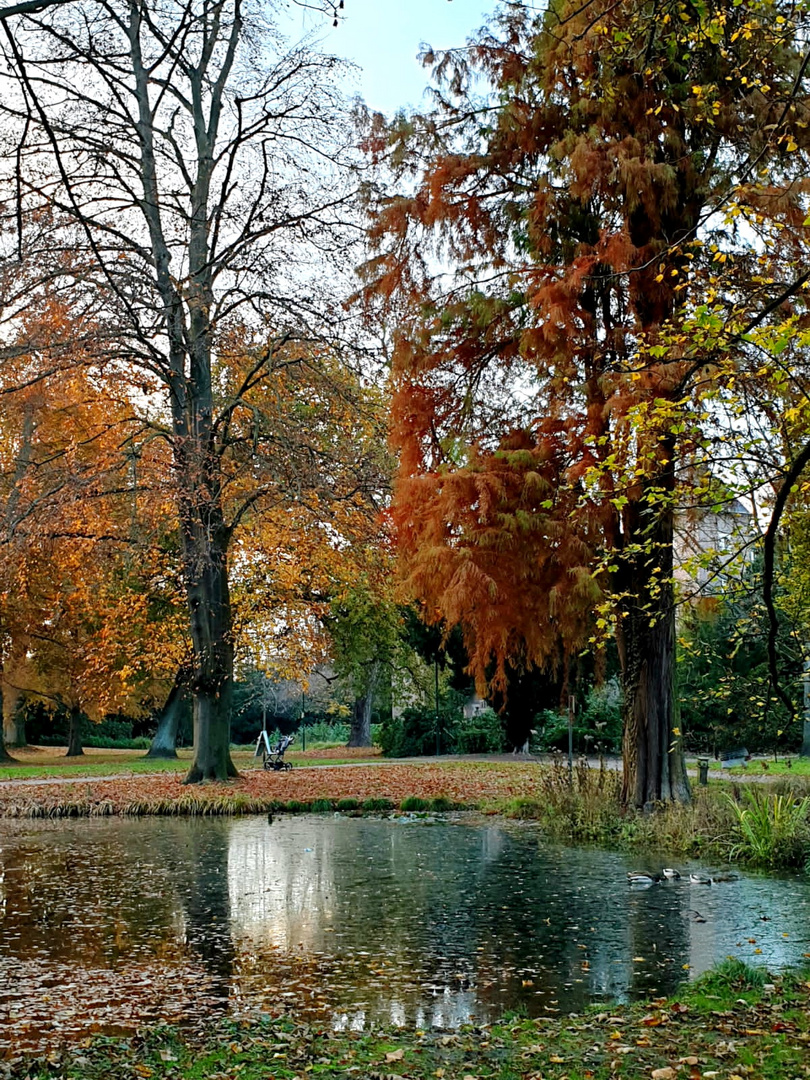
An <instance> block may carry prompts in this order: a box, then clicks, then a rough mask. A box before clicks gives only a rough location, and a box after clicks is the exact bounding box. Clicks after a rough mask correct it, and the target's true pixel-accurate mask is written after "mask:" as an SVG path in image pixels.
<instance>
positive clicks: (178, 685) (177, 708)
mask: <svg viewBox="0 0 810 1080" xmlns="http://www.w3.org/2000/svg"><path fill="white" fill-rule="evenodd" d="M187 680H188V672H187V671H186V670H185V668H182V669H181V670H180V671H179V672H178V673H177V675H176V677H175V680H174V685H173V686H172V688H171V690H170V691H169V696H168V697H167V698H166V701H165V703H164V705H163V708H162V709H161V710H160V714H159V715H158V725H157V731H156V732H155V737H154V738H153V739H152V745H151V746H150V747H149V751H148V753H147V754H146V756H147V757H148V758H176V757H177V732H178V730H179V728H180V719H181V717H182V715H183V706H184V705H185V703H186V701H187V700H188V687H187V685H186V684H187Z"/></svg>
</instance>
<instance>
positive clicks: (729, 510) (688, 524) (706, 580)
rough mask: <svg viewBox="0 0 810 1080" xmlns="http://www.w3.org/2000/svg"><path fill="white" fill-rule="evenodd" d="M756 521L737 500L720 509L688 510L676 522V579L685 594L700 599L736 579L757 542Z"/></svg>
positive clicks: (719, 590) (716, 591) (720, 589)
mask: <svg viewBox="0 0 810 1080" xmlns="http://www.w3.org/2000/svg"><path fill="white" fill-rule="evenodd" d="M756 536H757V534H756V528H755V519H754V516H753V514H752V513H751V512H750V511H749V510H747V509H746V508H745V506H743V504H742V503H741V502H740V501H739V499H732V500H731V501H730V502H728V503H726V504H725V505H724V506H723V508H722V509H721V510H703V509H695V510H688V511H685V512H683V513H681V514H679V515H678V516H677V518H676V521H675V537H674V545H673V546H674V558H675V571H674V576H675V580H676V581H677V582H679V583H680V585H681V586H682V588H683V590H684V592H685V593H687V594H688V593H689V592H690V591H691V592H692V593H693V594H698V595H701V596H707V595H712V594H714V593H718V592H722V590H723V588H724V586H725V585H726V583H727V582H728V581H729V579H730V578H736V577H739V573H740V567H741V566H742V565H743V564H744V563H746V562H748V561H749V560H750V558H751V553H752V551H753V544H752V541H753V540H755V539H756Z"/></svg>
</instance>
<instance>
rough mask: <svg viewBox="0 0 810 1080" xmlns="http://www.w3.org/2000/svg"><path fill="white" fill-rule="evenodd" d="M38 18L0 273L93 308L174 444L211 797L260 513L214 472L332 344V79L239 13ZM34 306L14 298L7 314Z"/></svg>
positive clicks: (9, 168)
mask: <svg viewBox="0 0 810 1080" xmlns="http://www.w3.org/2000/svg"><path fill="white" fill-rule="evenodd" d="M43 6H44V5H36V8H37V10H35V11H34V12H33V13H32V12H31V11H30V10H27V9H26V5H21V6H20V17H19V18H18V19H16V20H8V19H5V21H4V22H3V31H4V33H5V41H4V58H5V64H4V71H3V73H2V80H3V82H4V83H5V85H4V86H3V88H2V92H0V101H2V102H3V104H2V106H0V109H1V110H2V113H4V114H5V119H4V122H5V123H6V124H7V125H9V127H10V128H11V129H12V130H13V131H14V132H15V133H16V136H17V139H16V144H15V146H14V148H13V152H10V153H9V154H8V156H7V160H6V168H5V170H4V173H3V175H2V177H0V182H2V183H3V184H4V185H5V188H6V192H5V197H3V198H0V204H2V205H4V206H5V207H6V208H7V209H6V214H7V218H6V222H5V224H6V226H7V229H10V228H11V225H12V219H13V220H14V221H16V223H17V232H18V234H19V233H20V230H22V229H24V228H25V225H26V223H32V222H36V221H40V220H41V219H42V218H43V216H47V217H48V219H49V222H50V225H49V228H48V229H47V230H40V231H39V232H38V233H36V236H37V237H38V239H37V240H36V241H34V242H33V243H27V244H26V245H23V244H22V243H20V242H19V235H18V237H17V249H18V250H17V252H16V256H17V257H18V258H19V256H20V255H22V256H23V257H24V260H25V262H26V264H27V265H28V266H29V267H31V266H33V267H34V268H35V269H36V272H37V274H38V275H39V280H40V281H42V282H45V281H48V282H51V283H53V282H54V281H56V282H62V283H63V287H64V288H65V289H69V290H72V291H73V292H74V293H75V294H76V295H77V296H82V297H90V298H92V303H93V304H94V305H95V316H96V321H97V325H98V326H99V327H100V330H99V336H100V339H101V340H102V342H103V343H104V344H103V350H104V356H105V362H106V363H107V364H108V365H109V366H110V368H115V369H116V370H119V371H120V369H121V367H122V366H125V367H126V368H127V369H128V370H131V371H133V372H136V373H137V374H138V378H139V380H140V381H141V383H142V386H141V393H142V400H145V401H146V402H147V404H146V405H145V410H146V411H147V412H149V414H150V417H151V421H152V425H153V428H154V431H155V432H157V433H158V435H159V436H160V437H162V438H165V439H166V440H168V442H169V443H170V445H171V450H172V457H173V463H174V482H175V496H176V502H177V507H178V523H179V529H180V534H181V537H182V558H183V573H184V583H185V590H186V596H187V601H188V610H189V616H190V632H191V638H192V642H193V658H194V659H193V676H192V680H191V691H192V696H193V712H194V746H195V757H194V762H193V764H192V767H191V770H190V772H189V775H188V778H187V780H188V781H189V782H197V781H201V780H205V779H224V778H225V777H227V776H228V775H234V774H235V769H234V766H233V764H232V762H231V759H230V755H229V751H228V744H229V728H230V708H231V691H232V679H233V662H234V638H233V619H232V612H231V599H230V591H229V581H228V552H229V545H230V541H231V537H232V534H233V530H234V528H235V527H236V526H237V525H238V524H239V522H240V521H241V520H242V519H243V517H244V515H245V514H246V513H247V512H248V511H249V510H250V509H251V508H256V507H257V506H258V505H259V504H260V497H261V492H262V485H261V483H260V482H257V484H256V485H254V486H253V488H252V489H251V490H250V491H249V492H248V493H246V494H244V497H243V498H242V499H241V501H240V499H239V498H230V497H229V496H230V492H226V487H227V485H228V484H229V483H232V481H233V475H232V473H231V472H229V471H228V469H227V468H226V465H225V463H226V461H227V460H228V456H229V454H231V452H232V450H233V447H234V445H235V443H237V442H239V443H241V444H242V445H244V441H245V438H246V436H245V432H246V430H249V429H250V422H249V421H250V415H249V414H250V408H251V406H250V404H249V402H248V401H247V399H248V397H249V394H250V392H251V391H252V390H254V389H255V388H256V387H257V386H260V385H261V383H262V381H263V380H265V379H266V378H267V377H268V373H269V372H271V371H272V370H274V368H276V367H277V366H278V365H279V364H280V363H288V362H291V360H290V355H291V354H290V349H291V343H293V342H296V341H302V340H306V341H309V342H312V341H313V340H314V339H316V338H321V337H322V336H323V335H324V334H325V333H333V328H332V327H331V325H330V318H331V316H332V315H333V314H334V313H335V312H336V311H338V304H337V303H336V299H337V295H336V294H337V293H338V292H339V287H338V285H337V282H338V280H339V278H340V274H341V269H342V260H343V259H344V257H345V253H346V252H347V251H348V250H349V249H350V247H351V244H352V242H353V239H354V236H355V232H354V231H353V230H354V226H353V224H352V215H351V199H352V193H351V191H350V190H349V185H348V183H347V165H348V163H349V159H350V156H351V146H350V139H349V137H348V135H347V130H346V126H345V121H346V119H347V112H346V110H345V107H344V105H343V103H342V101H341V100H340V98H339V95H338V93H337V91H336V90H335V81H336V74H337V69H338V61H337V60H335V59H334V58H333V57H329V56H325V55H323V54H321V53H318V52H316V51H313V50H312V49H310V48H308V47H306V46H305V45H304V46H299V47H295V48H292V49H288V50H285V49H284V47H283V45H282V42H281V39H280V37H279V35H278V33H277V31H276V29H275V28H274V26H273V25H272V24H271V23H269V22H268V21H267V20H266V18H265V17H264V16H263V15H262V13H261V11H260V10H259V7H258V5H257V7H256V8H255V9H250V8H249V7H248V5H247V4H246V3H244V2H243V0H163V2H158V0H91V2H87V3H82V4H81V5H73V4H65V5H64V6H57V7H50V6H49V7H47V8H45V10H42V11H41V12H40V13H38V12H39V8H40V7H43ZM265 7H266V5H265ZM342 117H343V118H344V119H343V120H342V119H341V118H342ZM10 206H13V210H9V209H8V207H10ZM66 252H70V258H69V259H66V257H65V253H66ZM14 254H15V253H14V252H13V251H11V246H10V247H9V251H8V257H9V258H11V257H12V256H13V255H14ZM316 262H317V264H318V266H319V269H320V281H321V283H326V285H327V286H328V288H326V289H319V288H318V287H317V284H313V282H314V281H315V280H316V279H314V278H313V265H314V264H315V263H316ZM36 292H37V290H36V288H33V289H32V288H31V285H30V281H29V283H28V285H27V288H26V292H25V294H24V295H21V296H20V297H18V300H17V302H18V304H19V305H25V304H31V303H32V302H36ZM240 328H241V330H242V331H243V332H244V334H245V336H246V337H247V336H250V334H251V333H252V334H254V335H257V334H259V333H260V334H261V335H262V341H263V344H262V346H261V347H254V348H253V350H252V352H251V354H250V355H251V361H250V363H249V364H247V365H246V367H245V369H244V371H243V372H242V374H241V376H240V381H239V382H238V384H236V385H234V384H233V382H232V381H230V382H228V384H227V386H226V389H225V391H224V392H223V385H224V383H223V381H222V380H221V379H220V375H219V374H218V367H217V357H218V346H219V343H220V342H221V341H222V339H223V337H225V336H229V338H230V340H233V336H234V335H235V334H238V333H239V332H240ZM254 340H255V337H254ZM296 355H297V357H298V360H300V354H296ZM245 414H247V416H246V415H245ZM247 467H248V468H249V467H250V466H249V464H248V466H247ZM237 490H244V489H237Z"/></svg>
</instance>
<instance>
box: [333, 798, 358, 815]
mask: <svg viewBox="0 0 810 1080" xmlns="http://www.w3.org/2000/svg"><path fill="white" fill-rule="evenodd" d="M359 807H360V803H359V802H358V801H357V799H341V800H340V801H339V802H338V804H337V809H338V810H340V811H341V812H342V813H344V814H346V813H349V812H350V811H351V810H357V809H359Z"/></svg>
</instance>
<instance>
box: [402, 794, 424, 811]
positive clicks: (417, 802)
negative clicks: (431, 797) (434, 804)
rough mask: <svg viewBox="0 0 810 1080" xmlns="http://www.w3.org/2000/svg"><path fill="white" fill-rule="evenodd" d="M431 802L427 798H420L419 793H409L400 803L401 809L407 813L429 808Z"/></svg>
mask: <svg viewBox="0 0 810 1080" xmlns="http://www.w3.org/2000/svg"><path fill="white" fill-rule="evenodd" d="M429 806H430V803H429V802H428V800H427V799H420V798H419V796H418V795H408V797H407V798H405V799H403V800H402V802H401V803H400V804H399V808H400V810H404V811H405V812H406V813H414V812H418V811H420V810H427V809H428V808H429Z"/></svg>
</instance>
